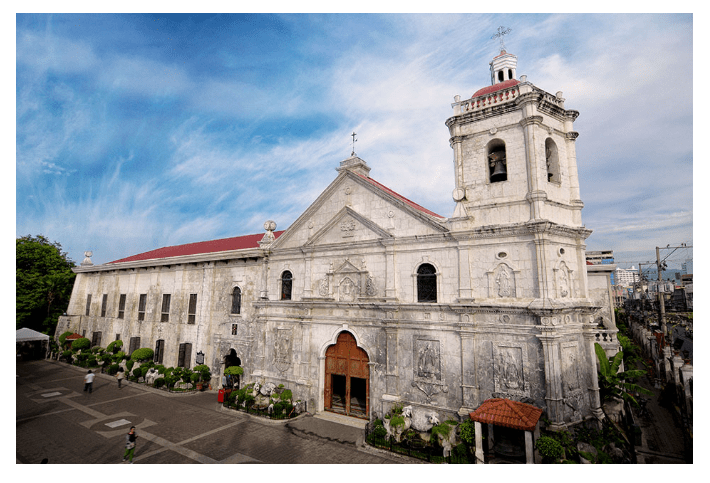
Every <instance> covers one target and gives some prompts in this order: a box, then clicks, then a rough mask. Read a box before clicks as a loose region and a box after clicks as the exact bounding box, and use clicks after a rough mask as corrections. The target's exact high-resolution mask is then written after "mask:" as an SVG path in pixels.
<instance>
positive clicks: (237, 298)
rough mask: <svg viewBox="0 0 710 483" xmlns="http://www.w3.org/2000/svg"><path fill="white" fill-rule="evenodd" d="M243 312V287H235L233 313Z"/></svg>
mask: <svg viewBox="0 0 710 483" xmlns="http://www.w3.org/2000/svg"><path fill="white" fill-rule="evenodd" d="M241 312H242V289H240V288H239V287H234V290H233V291H232V312H231V313H232V314H240V313H241Z"/></svg>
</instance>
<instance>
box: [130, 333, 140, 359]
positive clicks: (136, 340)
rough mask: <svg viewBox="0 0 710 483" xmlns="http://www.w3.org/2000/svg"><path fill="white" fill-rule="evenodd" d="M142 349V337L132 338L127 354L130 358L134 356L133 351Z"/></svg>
mask: <svg viewBox="0 0 710 483" xmlns="http://www.w3.org/2000/svg"><path fill="white" fill-rule="evenodd" d="M140 347H141V338H140V337H131V342H130V343H129V345H128V352H127V354H128V355H129V356H130V355H131V354H133V351H134V350H136V349H140Z"/></svg>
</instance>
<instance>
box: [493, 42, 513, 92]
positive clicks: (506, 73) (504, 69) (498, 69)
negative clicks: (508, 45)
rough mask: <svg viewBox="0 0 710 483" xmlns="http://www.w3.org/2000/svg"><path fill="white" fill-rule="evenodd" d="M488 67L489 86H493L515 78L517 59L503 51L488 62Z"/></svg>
mask: <svg viewBox="0 0 710 483" xmlns="http://www.w3.org/2000/svg"><path fill="white" fill-rule="evenodd" d="M490 66H491V85H493V86H494V85H496V84H500V83H502V82H508V81H511V80H514V79H515V78H516V73H515V69H516V67H517V66H518V58H517V57H516V56H515V55H513V54H509V53H508V52H506V51H505V50H501V51H500V54H499V55H497V56H496V57H494V58H493V60H492V61H491V62H490Z"/></svg>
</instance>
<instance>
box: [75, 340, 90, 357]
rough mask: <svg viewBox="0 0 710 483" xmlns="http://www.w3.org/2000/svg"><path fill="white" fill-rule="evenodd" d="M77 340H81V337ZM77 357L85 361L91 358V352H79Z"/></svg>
mask: <svg viewBox="0 0 710 483" xmlns="http://www.w3.org/2000/svg"><path fill="white" fill-rule="evenodd" d="M77 340H79V339H77ZM76 358H77V360H79V361H81V362H84V361H86V360H87V359H88V358H89V353H88V352H79V353H78V354H77V355H76Z"/></svg>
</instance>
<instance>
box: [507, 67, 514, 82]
mask: <svg viewBox="0 0 710 483" xmlns="http://www.w3.org/2000/svg"><path fill="white" fill-rule="evenodd" d="M512 78H513V69H508V80H511V79H512Z"/></svg>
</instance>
